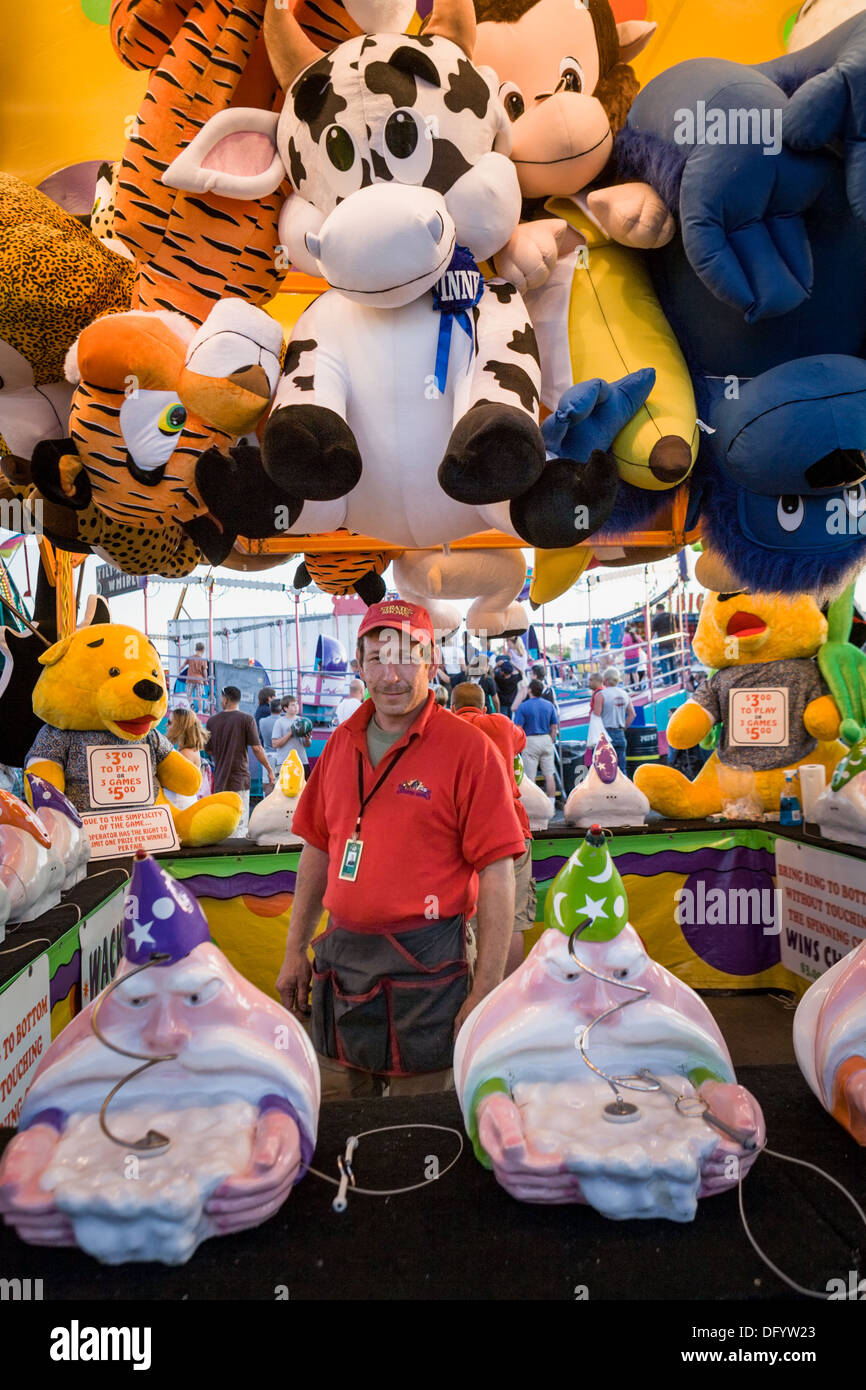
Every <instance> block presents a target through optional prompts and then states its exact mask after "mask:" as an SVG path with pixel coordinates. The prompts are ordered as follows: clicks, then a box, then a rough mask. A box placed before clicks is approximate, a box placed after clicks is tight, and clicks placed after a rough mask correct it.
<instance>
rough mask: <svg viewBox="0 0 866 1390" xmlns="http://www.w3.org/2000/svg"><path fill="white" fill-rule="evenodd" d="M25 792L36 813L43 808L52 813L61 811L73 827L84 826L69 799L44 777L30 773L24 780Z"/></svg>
mask: <svg viewBox="0 0 866 1390" xmlns="http://www.w3.org/2000/svg"><path fill="white" fill-rule="evenodd" d="M24 791H25V794H26V796H27V800H28V801H29V802H30V805H31V806H32V808H33V810H34V811H41V810H42V809H43V807H47V808H48V809H49V810H51V811H59V812H60V814H61V815H62V816H66V818H67V819H68V820H71V821H72V824H73V825H77V826H82V825H83V824H84V821H83V820H82V819H81V817H80V816H79V814H78V812H77V810H76V809H75V807H74V806H73V804H72V802H71V801H70V800H69V797H68V796H64V795H63V792H59V791H58V790H57V788H56V787H55V786H54V785H53V784H52V783H51V782H47V781H46V780H45V778H44V777H37V776H36V773H35V772H28V773H27V775H26V777H25V778H24Z"/></svg>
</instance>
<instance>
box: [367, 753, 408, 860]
mask: <svg viewBox="0 0 866 1390" xmlns="http://www.w3.org/2000/svg"><path fill="white" fill-rule="evenodd" d="M408 747H409V745H408V743H404V744H403V747H402V748H401V749H399V750H398V752H397V753H395V755H394V757H393V758H392V759H391V761H390V762H389V764H388V766H387V767H386V768H385V771H384V772H383V773H382V775H381V777H380V778H379V780H378V781H377V782H376V783H375V785H374V786H373V788H372V790H371V791H368V792H367V795H366V796H365V795H364V755H363V754H362V753H359V754H358V801H359V802H360V805H359V807H358V819H357V821H356V823H355V839H356V840H357V839H358V838H359V837H360V834H361V817H362V816H363V814H364V811H365V810H366V808H367V806H368V805H369V803H370V802H371V801H372V800H373V797H374V796H375V795H376V793H377V791H378V790H379V788H380V787H381V785H382V783H383V782H384V781H385V778H386V777H387V776H388V774H389V773H390V772H391V771H392V770H393V768H395V767H396V766H397V764H398V762H399V761H400V759H401V758H402V756H403V754H404V753H405V752H406V749H407V748H408ZM389 752H390V749H389ZM386 756H387V755H386Z"/></svg>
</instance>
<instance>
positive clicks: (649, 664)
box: [643, 567, 656, 724]
mask: <svg viewBox="0 0 866 1390" xmlns="http://www.w3.org/2000/svg"><path fill="white" fill-rule="evenodd" d="M643 579H644V606H643V612H644V626H645V627H646V638H647V642H646V675H647V684H648V685H649V699H650V707H651V709H652V712H653V720H652V722H653V723H654V724H655V722H656V696H655V687H654V685H653V643H652V632H653V625H652V612H651V609H650V592H649V570H648V569H647V568H646V567H644V572H643Z"/></svg>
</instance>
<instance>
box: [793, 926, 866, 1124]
mask: <svg viewBox="0 0 866 1390" xmlns="http://www.w3.org/2000/svg"><path fill="white" fill-rule="evenodd" d="M864 999H866V942H861V943H860V945H859V946H857V947H856V948H855V949H854V950H852V951H850V952H849V953H848V955H846V956H843V957H842V959H841V960H839V961H837V962H836V964H835V965H833V966H831V967H830V969H829V970H827V971H826V972H825V974H823V975H822V976H821V977H820V978H819V979H817V980H815V981H813V983H812V984H811V985H810V986H809V988H808V989H807V991H806V993H805V994H804V995H803V998H802V999H801V1000H800V1003H799V1004H798V1006H797V1012H796V1013H795V1015H794V1051H795V1053H796V1055H797V1062H798V1063H799V1067H800V1070H801V1072H802V1073H803V1075H804V1076H805V1078H806V1080H807V1081H808V1083H809V1085H810V1087H811V1089H812V1090H813V1091H814V1093H815V1095H816V1096H817V1097H818V1099H819V1101H820V1102H821V1104H822V1105H823V1107H824V1109H825V1110H828V1111H829V1112H830V1114H831V1115H832V1116H833V1118H834V1120H838V1121H839V1124H840V1125H844V1127H845V1129H847V1130H848V1132H849V1134H852V1135H853V1137H854V1138H855V1139H856V1140H857V1143H858V1144H863V1145H866V1009H864Z"/></svg>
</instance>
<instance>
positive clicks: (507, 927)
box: [472, 858, 514, 995]
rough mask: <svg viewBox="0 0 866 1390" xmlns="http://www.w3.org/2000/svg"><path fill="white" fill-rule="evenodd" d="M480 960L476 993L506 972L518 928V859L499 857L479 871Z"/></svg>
mask: <svg viewBox="0 0 866 1390" xmlns="http://www.w3.org/2000/svg"><path fill="white" fill-rule="evenodd" d="M476 931H477V935H478V960H477V962H476V965H475V981H474V984H473V986H472V989H473V993H475V994H479V995H480V994H489V993H490V991H491V990H492V989H495V987H496V986H497V985H498V984H499V982H500V980H501V979H502V976H503V974H504V973H505V961H506V957H507V955H508V946H509V943H510V941H511V935H512V932H513V931H514V860H513V859H511V858H509V859H497V860H496V862H495V863H494V864H488V866H487V868H486V869H482V871H481V873H480V874H479V875H478V917H477V925H476Z"/></svg>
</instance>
